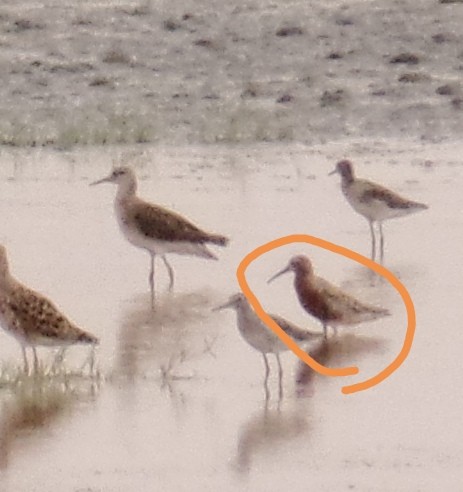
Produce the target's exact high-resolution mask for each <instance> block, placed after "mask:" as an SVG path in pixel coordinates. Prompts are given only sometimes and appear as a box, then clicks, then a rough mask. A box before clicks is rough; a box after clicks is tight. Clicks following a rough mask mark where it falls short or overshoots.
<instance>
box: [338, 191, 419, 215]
mask: <svg viewBox="0 0 463 492" xmlns="http://www.w3.org/2000/svg"><path fill="white" fill-rule="evenodd" d="M345 196H346V198H347V201H348V202H349V203H350V205H351V206H352V208H353V209H354V210H355V211H356V212H357V213H359V214H360V215H363V216H364V217H366V218H367V219H368V220H371V221H383V220H387V219H393V218H395V217H401V216H403V215H408V214H409V213H410V211H409V210H408V209H400V208H391V207H389V206H388V204H387V203H386V202H384V201H382V200H374V199H373V200H370V201H368V202H362V201H360V200H359V198H358V196H357V195H356V194H355V193H345Z"/></svg>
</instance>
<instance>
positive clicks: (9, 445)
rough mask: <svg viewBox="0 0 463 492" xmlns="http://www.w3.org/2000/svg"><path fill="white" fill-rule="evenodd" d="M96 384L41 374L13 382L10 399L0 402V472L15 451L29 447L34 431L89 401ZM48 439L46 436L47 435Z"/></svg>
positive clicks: (94, 393)
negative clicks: (84, 401) (79, 403)
mask: <svg viewBox="0 0 463 492" xmlns="http://www.w3.org/2000/svg"><path fill="white" fill-rule="evenodd" d="M98 389H99V385H98V382H97V381H95V380H93V379H91V378H89V379H85V378H81V379H80V380H78V381H71V380H70V379H69V378H67V379H65V380H64V379H61V378H57V377H48V376H46V375H44V374H43V373H42V374H41V373H38V374H36V375H34V376H22V378H21V379H20V380H17V381H16V383H15V387H14V394H13V397H12V398H11V399H7V400H6V401H4V402H3V405H2V413H1V418H0V469H5V468H7V467H8V465H9V462H10V457H11V454H12V452H13V451H14V450H15V448H17V447H19V446H26V445H30V444H31V441H30V440H29V439H28V438H30V437H33V435H34V431H36V430H37V429H40V432H41V435H42V436H45V434H44V433H43V430H44V429H47V428H48V427H50V426H52V425H53V424H54V423H56V421H57V420H58V419H61V418H64V417H66V416H69V415H70V413H71V411H72V409H73V407H74V406H75V404H76V403H77V401H82V400H83V399H85V400H87V401H92V400H94V399H95V397H96V396H97V394H98ZM47 435H49V434H47Z"/></svg>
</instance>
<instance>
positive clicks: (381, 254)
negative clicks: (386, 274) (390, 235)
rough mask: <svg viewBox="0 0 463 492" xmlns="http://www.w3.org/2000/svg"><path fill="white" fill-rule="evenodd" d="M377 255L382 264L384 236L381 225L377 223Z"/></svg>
mask: <svg viewBox="0 0 463 492" xmlns="http://www.w3.org/2000/svg"><path fill="white" fill-rule="evenodd" d="M379 252H380V253H379V254H380V262H381V265H382V264H383V260H384V234H383V223H382V222H380V223H379Z"/></svg>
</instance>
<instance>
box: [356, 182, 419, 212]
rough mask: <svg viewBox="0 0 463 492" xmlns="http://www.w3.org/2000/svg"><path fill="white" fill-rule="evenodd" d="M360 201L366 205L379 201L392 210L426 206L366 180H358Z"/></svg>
mask: <svg viewBox="0 0 463 492" xmlns="http://www.w3.org/2000/svg"><path fill="white" fill-rule="evenodd" d="M356 184H357V185H358V199H359V201H360V202H362V203H365V204H370V203H371V202H373V201H375V200H377V201H381V202H384V203H386V204H387V206H388V207H389V208H392V209H407V208H416V207H417V206H420V205H421V206H423V207H425V205H422V204H419V203H417V202H413V201H411V200H407V199H406V198H403V197H402V196H400V195H399V194H398V193H395V192H394V191H391V190H389V189H388V188H385V187H384V186H381V185H379V184H377V183H371V182H370V181H366V180H358V181H357V183H356Z"/></svg>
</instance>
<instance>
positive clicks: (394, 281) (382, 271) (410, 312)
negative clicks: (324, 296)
mask: <svg viewBox="0 0 463 492" xmlns="http://www.w3.org/2000/svg"><path fill="white" fill-rule="evenodd" d="M291 243H309V244H313V245H315V246H318V247H320V248H324V249H327V250H328V251H332V252H333V253H336V254H339V255H342V256H345V257H347V258H349V259H351V260H354V261H356V262H357V263H361V264H362V265H364V266H366V267H367V268H370V269H371V270H373V271H374V272H376V273H377V274H379V275H381V276H382V277H384V278H385V279H386V280H387V281H388V282H389V283H390V284H391V285H392V286H393V287H394V288H395V289H396V290H397V292H398V293H399V294H400V296H401V297H402V300H403V302H404V304H405V307H406V309H407V332H406V335H405V339H404V343H403V347H402V349H401V351H400V352H399V354H398V355H397V357H396V358H395V359H394V360H393V361H392V362H391V363H390V364H389V365H388V366H387V367H386V368H384V369H383V370H382V371H380V372H379V373H378V374H376V375H375V376H373V377H371V378H369V379H367V380H365V381H362V382H360V383H356V384H352V385H350V386H344V387H343V388H342V390H341V391H342V392H343V393H344V394H350V393H355V392H357V391H363V390H366V389H369V388H372V387H373V386H376V385H377V384H379V383H381V382H382V381H384V380H385V379H386V378H388V377H389V376H390V375H391V374H392V373H393V372H394V371H396V370H397V369H398V368H399V367H400V366H401V365H402V364H403V362H404V361H405V359H406V358H407V356H408V354H409V353H410V350H411V348H412V344H413V337H414V335H415V327H416V315H415V307H414V305H413V301H412V298H411V296H410V294H409V293H408V291H407V289H406V288H405V286H404V285H403V284H402V283H401V282H400V280H399V279H398V278H397V277H396V276H395V275H393V274H392V273H391V272H390V271H389V270H388V269H387V268H384V267H383V266H382V265H380V264H378V263H375V262H374V261H372V260H370V259H369V258H367V257H365V256H363V255H361V254H359V253H356V252H355V251H352V250H351V249H348V248H345V247H344V246H339V245H338V244H334V243H331V242H329V241H326V240H324V239H321V238H319V237H315V236H309V235H307V234H292V235H289V236H284V237H280V238H278V239H274V240H273V241H270V242H268V243H266V244H263V245H261V246H259V247H257V248H256V249H254V250H253V251H251V252H250V253H248V254H247V255H246V256H245V257H244V258H243V259H242V260H241V262H240V264H239V265H238V268H237V270H236V276H237V278H238V283H239V285H240V287H241V290H242V291H243V293H244V295H245V296H246V297H247V298H248V300H249V302H250V303H251V305H252V307H253V308H254V310H255V312H256V314H257V315H258V316H259V318H260V319H261V320H262V321H263V322H264V323H265V324H266V325H267V326H268V328H270V329H271V330H272V331H273V332H274V333H275V334H276V335H277V336H278V337H279V338H280V339H281V341H282V342H283V343H285V344H286V346H287V347H288V348H289V349H290V350H291V351H292V352H293V353H294V354H296V355H297V356H298V357H299V358H300V359H301V360H302V361H303V362H305V363H306V364H307V365H308V366H309V367H311V368H312V369H313V370H314V371H317V372H318V373H319V374H322V375H325V376H332V377H334V376H350V375H353V374H357V373H358V372H359V369H358V367H343V368H330V367H325V366H323V365H321V364H319V363H318V362H317V361H316V360H315V359H313V358H312V357H311V356H310V355H309V354H307V353H306V352H305V351H304V350H302V349H301V348H300V347H299V346H298V345H297V344H296V343H295V342H294V340H293V339H292V338H291V337H289V336H288V335H287V334H286V333H285V332H284V331H283V330H282V329H281V328H280V327H279V326H278V325H277V324H276V323H275V322H274V321H273V320H272V318H270V316H269V315H268V314H267V313H266V312H265V311H264V309H263V308H262V306H261V305H260V303H259V301H258V299H257V297H256V296H255V295H254V293H253V292H252V290H251V289H250V287H249V285H248V283H247V281H246V275H245V273H246V269H247V268H248V266H249V265H250V264H251V263H252V262H253V261H254V260H256V259H257V258H259V257H260V256H262V255H263V254H265V253H268V252H269V251H272V250H273V249H276V248H279V247H281V246H285V245H286V244H291Z"/></svg>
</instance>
